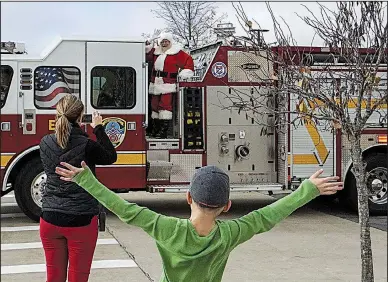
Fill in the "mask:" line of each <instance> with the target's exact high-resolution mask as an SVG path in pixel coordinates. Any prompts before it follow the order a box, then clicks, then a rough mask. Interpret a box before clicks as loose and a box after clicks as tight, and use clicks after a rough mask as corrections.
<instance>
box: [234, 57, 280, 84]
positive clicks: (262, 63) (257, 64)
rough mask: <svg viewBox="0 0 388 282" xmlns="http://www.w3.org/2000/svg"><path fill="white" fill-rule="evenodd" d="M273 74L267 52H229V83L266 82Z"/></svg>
mask: <svg viewBox="0 0 388 282" xmlns="http://www.w3.org/2000/svg"><path fill="white" fill-rule="evenodd" d="M272 74H273V66H272V64H271V62H270V61H269V60H268V59H267V53H266V52H265V51H260V53H256V54H255V53H254V52H246V51H228V81H229V82H264V81H263V80H264V79H268V78H269V77H271V76H272Z"/></svg>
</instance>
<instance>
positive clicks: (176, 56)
mask: <svg viewBox="0 0 388 282" xmlns="http://www.w3.org/2000/svg"><path fill="white" fill-rule="evenodd" d="M163 39H167V40H168V41H170V43H171V44H170V46H171V47H170V48H169V49H168V50H166V51H165V52H163V50H162V47H161V46H156V47H152V46H151V45H148V46H146V52H147V61H150V62H153V68H152V73H151V82H150V85H149V89H148V92H149V94H151V95H152V98H151V107H152V115H151V117H152V118H153V119H160V120H171V119H172V95H173V93H174V92H177V77H178V76H179V78H189V77H191V76H193V75H194V62H193V59H192V58H191V56H190V55H189V54H187V53H186V52H184V51H182V50H181V48H179V47H178V46H177V45H175V44H173V43H172V36H171V35H170V34H162V35H161V36H160V37H159V40H160V41H161V40H163ZM147 49H148V50H147ZM179 70H181V71H180V72H179Z"/></svg>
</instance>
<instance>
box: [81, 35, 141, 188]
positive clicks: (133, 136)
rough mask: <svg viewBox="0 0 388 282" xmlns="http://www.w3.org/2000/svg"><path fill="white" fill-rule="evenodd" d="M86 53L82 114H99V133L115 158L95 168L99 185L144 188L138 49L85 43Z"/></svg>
mask: <svg viewBox="0 0 388 282" xmlns="http://www.w3.org/2000/svg"><path fill="white" fill-rule="evenodd" d="M86 50H87V51H86V58H87V64H86V76H87V79H86V80H87V82H86V84H87V85H86V89H87V91H86V95H87V97H86V105H87V107H86V113H87V114H92V113H93V111H96V110H97V111H99V112H100V114H101V115H102V117H103V124H104V127H105V132H106V133H107V134H108V136H109V138H110V140H111V142H112V144H113V145H114V146H115V148H116V150H117V155H118V159H117V162H116V163H114V164H113V165H110V166H101V167H97V171H98V175H99V179H100V180H101V181H102V182H103V183H104V184H105V185H106V186H108V187H109V188H111V189H119V188H128V189H131V188H132V189H136V188H144V187H145V185H146V152H145V150H146V141H145V128H144V127H143V124H144V122H145V120H146V106H147V105H146V92H145V91H146V73H145V68H144V64H143V63H144V61H145V52H144V43H142V42H87V43H86ZM89 130H91V129H89V128H88V131H89ZM89 133H90V132H89Z"/></svg>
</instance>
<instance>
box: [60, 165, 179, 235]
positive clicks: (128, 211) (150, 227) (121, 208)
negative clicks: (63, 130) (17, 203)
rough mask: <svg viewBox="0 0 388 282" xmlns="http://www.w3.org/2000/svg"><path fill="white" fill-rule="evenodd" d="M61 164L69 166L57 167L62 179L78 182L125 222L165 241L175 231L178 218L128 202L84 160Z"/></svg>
mask: <svg viewBox="0 0 388 282" xmlns="http://www.w3.org/2000/svg"><path fill="white" fill-rule="evenodd" d="M61 165H63V166H64V167H66V168H67V169H64V168H60V167H57V168H56V173H57V174H59V175H61V179H62V180H65V181H73V182H75V183H77V184H78V185H79V186H80V187H82V188H84V189H85V190H86V191H87V192H88V193H89V194H91V195H92V196H93V197H94V198H96V199H97V200H98V201H99V202H100V203H101V204H102V205H103V206H105V207H106V208H107V209H108V210H110V211H111V212H113V213H114V214H116V215H117V216H118V217H119V218H120V220H122V221H123V222H125V223H127V224H131V225H135V226H138V227H140V228H142V229H143V230H144V231H146V232H147V233H148V234H149V235H150V236H151V237H153V238H154V239H155V240H157V241H164V240H166V239H168V238H170V237H171V235H172V234H173V233H174V230H175V227H176V226H177V224H178V219H176V218H174V217H167V216H164V215H161V214H158V213H155V212H153V211H151V210H149V209H147V208H145V207H140V206H138V205H136V204H134V203H128V202H127V201H125V200H124V199H123V198H121V197H120V196H119V195H117V194H116V193H114V192H113V191H111V190H109V189H108V188H106V187H105V186H104V185H103V184H102V183H100V182H99V181H98V180H97V179H96V178H95V176H94V175H93V173H92V171H91V170H90V169H89V167H88V166H87V165H86V164H85V162H82V168H77V167H74V166H72V165H70V164H68V163H64V162H62V163H61Z"/></svg>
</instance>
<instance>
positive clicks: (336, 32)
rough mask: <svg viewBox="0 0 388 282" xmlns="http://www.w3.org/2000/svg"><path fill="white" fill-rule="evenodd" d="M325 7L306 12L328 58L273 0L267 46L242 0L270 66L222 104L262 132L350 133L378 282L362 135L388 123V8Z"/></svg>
mask: <svg viewBox="0 0 388 282" xmlns="http://www.w3.org/2000/svg"><path fill="white" fill-rule="evenodd" d="M318 5H319V8H320V13H319V14H317V13H313V12H312V11H311V10H310V9H309V8H308V7H306V6H305V5H303V6H304V7H305V9H306V11H307V16H300V15H298V17H299V19H301V20H302V21H303V22H304V23H305V24H306V27H310V28H313V30H314V31H315V34H316V36H318V37H320V38H321V39H322V40H323V41H324V43H325V47H324V49H326V50H325V52H326V55H325V56H321V57H322V58H323V61H321V62H319V60H318V59H317V57H314V50H313V49H314V48H313V47H312V46H310V47H304V48H301V47H298V44H297V42H296V41H295V39H294V37H293V33H292V30H291V28H290V26H289V24H288V23H287V22H286V21H285V20H283V19H281V20H279V19H278V17H276V16H275V13H274V11H273V10H272V9H271V6H270V5H269V4H268V3H267V8H268V11H269V13H270V15H271V17H272V21H273V29H274V33H275V36H276V39H277V44H276V45H271V44H267V43H266V42H265V40H264V37H263V35H262V34H261V33H260V32H258V31H257V29H256V30H255V29H253V28H252V22H251V21H249V20H248V18H247V16H246V14H245V12H244V9H243V7H242V6H241V4H240V5H236V6H235V5H234V8H235V11H236V14H237V18H238V20H239V21H240V23H241V26H242V27H243V28H244V29H245V31H246V33H247V36H244V37H238V38H236V39H237V40H240V41H244V42H245V46H246V48H247V49H248V51H249V52H246V53H245V54H247V56H250V55H252V56H250V57H251V59H252V60H254V58H259V60H260V59H264V60H265V61H267V62H268V64H267V65H265V66H264V65H263V64H261V68H260V69H259V70H256V71H251V70H244V73H245V75H246V78H247V79H248V80H249V81H250V82H252V83H251V85H252V87H253V88H256V90H257V91H251V93H246V92H242V91H239V90H238V89H232V90H231V91H229V93H222V94H223V97H222V98H220V102H222V103H223V107H224V108H225V109H228V110H233V109H236V110H238V111H239V112H241V113H244V114H245V115H247V117H248V116H249V117H253V118H254V119H255V120H256V122H257V123H260V124H262V125H263V129H262V133H266V132H267V131H272V130H278V132H280V133H281V132H283V131H284V129H285V128H288V127H289V126H298V125H300V124H303V123H309V124H312V125H313V126H314V127H316V128H319V130H331V131H333V133H334V132H340V133H341V134H345V136H346V137H347V139H348V141H349V142H350V144H351V160H352V169H351V172H352V174H353V175H350V176H349V177H354V178H355V183H356V187H357V194H356V203H355V204H356V207H358V214H359V224H360V227H361V230H360V241H361V259H362V274H361V275H362V281H363V282H366V281H368V282H370V281H373V279H374V278H373V277H374V274H373V259H372V249H371V238H370V225H369V204H370V200H369V199H370V197H371V196H372V191H370V188H368V185H367V179H369V177H371V175H370V172H368V171H367V169H366V166H367V164H366V162H365V159H364V157H363V156H362V149H361V133H362V131H363V130H364V129H365V128H367V127H368V126H370V125H371V123H372V121H371V120H373V123H374V125H375V126H380V127H386V126H387V102H388V90H387V78H386V72H387V61H388V58H387V55H388V52H387V48H388V46H387V42H388V26H387V20H386V14H384V11H385V10H386V9H387V6H386V4H384V3H382V2H338V3H337V9H333V10H331V9H329V8H327V7H326V6H324V5H321V4H319V3H318ZM256 24H257V25H258V26H259V24H258V23H256ZM259 28H260V26H259ZM313 41H314V39H312V42H313ZM321 53H322V52H321ZM315 55H316V54H315ZM261 62H262V61H261ZM340 68H341V69H340ZM317 69H320V70H319V71H314V70H317ZM272 116H273V117H272ZM268 117H271V118H268ZM386 174H387V169H386V165H385V175H386ZM354 178H353V179H354ZM386 185H387V184H386V183H385V186H386ZM385 189H386V187H385ZM385 197H386V195H385ZM385 207H386V205H385Z"/></svg>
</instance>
